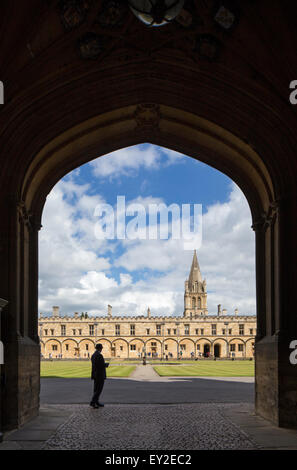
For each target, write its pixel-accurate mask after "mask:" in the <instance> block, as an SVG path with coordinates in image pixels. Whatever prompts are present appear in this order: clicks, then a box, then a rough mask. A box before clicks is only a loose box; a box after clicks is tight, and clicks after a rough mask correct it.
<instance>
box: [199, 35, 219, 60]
mask: <svg viewBox="0 0 297 470" xmlns="http://www.w3.org/2000/svg"><path fill="white" fill-rule="evenodd" d="M195 50H196V51H197V52H198V54H199V57H200V58H201V59H206V60H208V61H210V62H212V61H214V60H216V59H217V58H218V56H219V53H220V50H221V43H220V41H219V40H218V39H217V38H216V37H215V36H212V35H211V34H200V35H199V36H197V38H196V46H195Z"/></svg>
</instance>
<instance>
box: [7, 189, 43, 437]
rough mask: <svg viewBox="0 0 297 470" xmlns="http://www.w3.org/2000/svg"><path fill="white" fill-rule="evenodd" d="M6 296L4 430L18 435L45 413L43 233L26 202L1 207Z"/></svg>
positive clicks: (10, 197)
mask: <svg viewBox="0 0 297 470" xmlns="http://www.w3.org/2000/svg"><path fill="white" fill-rule="evenodd" d="M0 213H1V217H0V225H1V242H2V249H1V251H2V253H1V265H0V286H1V292H2V294H1V295H2V296H3V297H5V298H7V299H8V300H9V304H8V308H7V315H5V316H4V318H3V321H2V337H3V343H4V346H5V364H4V385H3V387H2V390H3V395H2V416H3V428H4V429H13V428H17V427H18V426H20V425H21V424H23V423H24V422H25V421H27V420H28V419H30V418H32V417H33V416H36V415H37V414H38V409H39V387H40V346H39V341H38V331H37V327H38V322H37V321H38V315H37V295H38V268H37V262H38V257H37V254H38V246H37V236H38V235H37V232H38V229H37V228H36V226H35V224H34V220H33V219H34V218H33V214H30V213H29V211H28V210H27V208H26V207H25V205H24V203H23V202H19V201H18V200H17V199H16V198H15V196H14V195H6V197H5V195H4V196H3V200H2V205H1V206H0Z"/></svg>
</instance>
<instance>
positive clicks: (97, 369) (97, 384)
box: [90, 343, 109, 408]
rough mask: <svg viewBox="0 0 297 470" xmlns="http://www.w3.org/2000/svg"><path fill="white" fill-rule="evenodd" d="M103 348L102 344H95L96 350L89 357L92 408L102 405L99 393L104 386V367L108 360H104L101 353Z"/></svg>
mask: <svg viewBox="0 0 297 470" xmlns="http://www.w3.org/2000/svg"><path fill="white" fill-rule="evenodd" d="M102 349H103V346H102V344H100V343H99V344H96V351H95V352H94V354H93V355H92V357H91V361H92V376H91V378H92V380H94V394H93V397H92V400H91V403H90V406H92V407H93V408H99V407H100V406H104V404H103V403H100V402H99V397H100V394H101V392H102V390H103V387H104V380H105V379H106V370H105V369H106V367H108V366H109V363H108V362H105V361H104V357H103V356H102V354H101V351H102Z"/></svg>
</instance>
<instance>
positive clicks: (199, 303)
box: [198, 297, 201, 308]
mask: <svg viewBox="0 0 297 470" xmlns="http://www.w3.org/2000/svg"><path fill="white" fill-rule="evenodd" d="M198 308H201V297H198Z"/></svg>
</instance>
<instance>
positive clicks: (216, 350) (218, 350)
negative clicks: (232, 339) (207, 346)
mask: <svg viewBox="0 0 297 470" xmlns="http://www.w3.org/2000/svg"><path fill="white" fill-rule="evenodd" d="M214 356H215V357H221V345H220V344H215V345H214Z"/></svg>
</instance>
